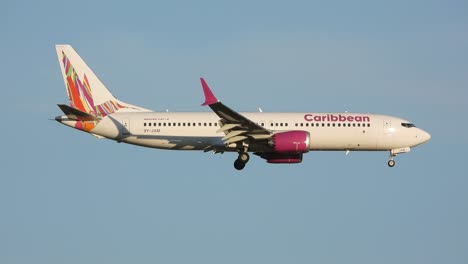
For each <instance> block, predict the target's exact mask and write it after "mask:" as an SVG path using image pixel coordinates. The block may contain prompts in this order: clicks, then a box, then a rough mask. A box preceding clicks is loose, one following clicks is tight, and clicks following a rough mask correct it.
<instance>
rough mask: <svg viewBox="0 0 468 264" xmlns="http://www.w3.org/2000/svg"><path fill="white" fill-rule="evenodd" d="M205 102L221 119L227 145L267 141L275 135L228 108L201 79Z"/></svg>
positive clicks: (221, 127)
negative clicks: (247, 141) (249, 141)
mask: <svg viewBox="0 0 468 264" xmlns="http://www.w3.org/2000/svg"><path fill="white" fill-rule="evenodd" d="M200 81H201V84H202V88H203V93H204V94H205V102H204V103H203V104H202V105H203V106H205V105H208V106H209V107H210V108H211V110H213V112H215V114H216V115H218V116H219V117H220V118H221V119H220V129H219V130H218V132H224V133H225V135H226V136H224V137H223V141H224V143H225V144H230V143H236V142H243V141H244V140H248V139H250V140H266V139H268V138H270V137H271V135H272V134H273V133H272V132H271V131H270V130H268V129H266V128H264V127H262V126H260V125H258V124H257V123H255V122H253V121H251V120H250V119H248V118H247V117H245V116H243V115H241V114H239V113H238V112H236V111H234V110H232V109H231V108H229V107H227V106H226V105H224V104H223V103H221V102H220V101H218V99H216V97H215V96H214V94H213V92H212V91H211V89H210V87H208V84H207V83H206V82H205V80H204V79H203V78H200Z"/></svg>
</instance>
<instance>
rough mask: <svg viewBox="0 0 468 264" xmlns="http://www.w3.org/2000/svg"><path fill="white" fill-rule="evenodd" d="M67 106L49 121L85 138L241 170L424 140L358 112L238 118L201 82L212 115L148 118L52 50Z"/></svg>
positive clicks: (75, 59) (78, 63)
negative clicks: (227, 158)
mask: <svg viewBox="0 0 468 264" xmlns="http://www.w3.org/2000/svg"><path fill="white" fill-rule="evenodd" d="M56 51H57V56H58V60H59V64H60V69H61V72H62V77H63V80H64V83H65V87H66V90H67V94H68V99H69V105H67V104H58V107H59V108H60V109H61V110H62V111H63V113H64V115H61V116H57V117H55V120H56V121H58V122H59V123H61V124H64V125H66V126H69V127H73V128H75V129H78V130H81V131H84V132H87V133H89V134H91V135H94V136H95V137H97V138H107V139H111V140H114V141H117V142H119V143H120V142H123V143H128V144H133V145H138V146H143V147H149V148H156V149H167V150H199V151H204V152H211V151H212V152H214V153H224V152H234V153H237V155H238V156H237V159H235V161H234V167H235V168H236V169H237V170H242V169H244V167H245V165H246V164H247V162H248V161H249V160H250V155H249V153H253V154H255V155H256V156H259V157H260V158H262V159H265V160H266V162H268V163H272V164H294V163H300V162H302V159H303V154H305V153H307V152H309V151H345V153H346V154H348V153H349V152H350V151H388V152H389V159H388V166H389V167H393V166H395V157H396V156H397V155H399V154H403V153H407V152H409V151H410V150H411V148H413V147H415V146H418V145H420V144H423V143H425V142H427V141H429V140H430V138H431V135H430V134H429V133H427V132H426V131H424V130H422V129H420V128H417V127H416V126H415V125H414V124H413V123H411V122H409V121H408V120H405V119H402V118H398V117H393V116H388V115H377V114H362V113H348V112H342V113H339V112H336V113H314V112H306V113H292V112H291V113H270V112H268V113H267V112H263V111H259V112H245V113H241V112H237V111H235V110H233V109H231V108H230V107H228V106H226V105H225V104H223V103H222V102H221V101H219V100H218V99H217V98H216V96H215V95H214V94H213V92H212V90H211V89H210V87H209V86H208V84H207V83H206V81H205V80H204V79H203V78H200V81H201V86H202V90H203V94H204V99H205V100H204V103H203V104H202V106H208V107H209V108H210V109H211V110H212V112H174V113H172V112H154V111H152V110H149V109H145V108H142V107H139V106H135V105H131V104H128V103H125V102H122V101H120V100H118V99H117V98H115V97H114V96H113V95H112V93H111V92H110V91H109V90H108V89H107V88H106V87H105V85H104V84H103V83H102V82H101V81H100V80H99V79H98V77H97V76H96V75H95V74H94V72H93V71H92V70H91V69H90V68H89V67H88V65H87V64H86V63H85V62H84V61H83V59H82V58H81V57H80V56H79V55H78V53H77V52H76V51H75V50H74V49H73V47H72V46H70V45H56Z"/></svg>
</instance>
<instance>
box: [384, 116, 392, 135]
mask: <svg viewBox="0 0 468 264" xmlns="http://www.w3.org/2000/svg"><path fill="white" fill-rule="evenodd" d="M391 127H392V122H391V121H390V120H387V119H385V120H384V121H383V130H384V134H391V129H390V128H391Z"/></svg>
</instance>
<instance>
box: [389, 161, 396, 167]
mask: <svg viewBox="0 0 468 264" xmlns="http://www.w3.org/2000/svg"><path fill="white" fill-rule="evenodd" d="M388 166H389V167H390V168H393V166H395V161H394V160H389V161H388Z"/></svg>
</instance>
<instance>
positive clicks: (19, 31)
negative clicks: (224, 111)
mask: <svg viewBox="0 0 468 264" xmlns="http://www.w3.org/2000/svg"><path fill="white" fill-rule="evenodd" d="M467 11H468V4H467V3H466V1H399V0H396V1H356V2H350V1H323V2H320V1H287V2H285V1H230V2H224V1H203V0H201V1H170V2H158V1H148V2H141V1H131V3H115V1H98V2H95V1H78V2H63V1H9V0H7V1H6V2H4V3H3V5H2V8H1V11H0V17H1V20H2V23H0V24H1V25H0V30H1V33H2V36H3V38H2V41H1V42H0V55H1V58H2V60H1V62H0V71H1V72H2V87H3V89H2V91H3V96H1V98H0V101H1V103H2V105H3V106H4V111H5V112H6V113H5V114H4V115H3V119H2V125H1V128H2V129H1V132H0V133H1V135H2V138H3V139H4V141H3V144H2V151H1V152H0V153H1V154H0V156H1V159H0V160H1V162H0V164H1V169H2V173H1V175H0V212H1V217H0V262H1V263H85V262H86V263H103V262H112V263H129V262H132V263H135V262H138V263H241V262H242V263H312V262H318V263H350V262H351V263H467V262H468V225H467V224H466V223H468V203H467V201H468V192H467V189H468V179H467V177H466V168H465V164H464V163H465V162H466V161H465V159H464V158H465V157H466V153H465V152H466V149H467V148H468V136H467V133H466V131H467V129H468V125H467V124H468V123H467V122H466V121H465V120H466V108H467V106H468V105H467V101H468V100H467V99H468V92H467V87H468V74H467V73H468V52H467V50H468V34H467V32H468V16H466V14H467ZM59 43H66V44H71V45H73V46H74V48H75V49H76V50H77V51H78V52H79V53H80V55H81V56H82V57H83V58H84V59H85V60H86V61H87V62H88V64H89V65H90V66H91V67H92V68H93V69H94V71H95V72H96V73H97V75H98V76H99V77H100V78H101V80H102V81H103V82H104V83H105V84H106V85H107V87H109V88H110V89H111V90H112V92H113V93H114V95H116V96H117V97H118V98H120V99H122V100H124V101H126V102H129V103H132V104H136V105H140V106H143V107H146V108H150V109H154V110H157V111H160V110H165V109H169V110H170V111H208V109H206V108H202V107H201V106H200V104H201V103H202V101H203V98H202V94H201V88H200V84H199V80H198V78H199V77H200V76H204V77H205V78H206V79H207V81H208V83H209V84H210V85H211V87H212V89H213V90H214V91H215V93H216V95H217V97H218V98H220V99H221V100H222V101H223V102H224V103H226V104H227V105H229V106H231V107H232V108H234V109H237V110H239V111H256V109H257V108H258V107H262V108H263V109H264V110H265V111H304V112H313V111H356V112H372V113H384V114H390V115H395V116H400V117H403V118H406V119H409V120H411V121H413V122H414V123H415V124H416V125H417V126H419V127H421V128H423V129H425V130H427V131H428V132H430V133H431V134H432V140H431V141H430V142H429V143H427V144H425V145H422V146H420V147H418V148H415V149H413V150H412V152H411V153H409V154H405V155H401V156H399V157H398V158H397V165H396V167H395V168H393V169H389V168H388V167H387V165H386V162H387V155H388V154H387V153H384V152H382V153H351V154H350V155H349V156H345V155H344V153H341V152H312V153H309V154H307V155H306V156H305V158H304V162H303V163H302V164H299V165H293V166H289V165H285V166H281V165H279V166H272V165H268V164H266V163H265V162H264V161H263V160H261V159H257V158H253V159H252V160H251V162H250V163H249V164H248V166H247V168H246V169H245V170H244V171H242V172H240V173H239V172H237V171H235V170H234V169H233V168H232V162H233V160H234V159H235V155H234V154H229V153H226V154H223V155H212V154H207V153H199V152H171V151H161V150H153V149H145V148H139V147H135V146H130V145H124V144H116V143H115V142H111V141H106V140H98V139H95V138H93V137H92V136H89V135H87V134H84V133H80V132H78V131H76V130H72V129H68V128H67V127H65V126H61V125H59V124H58V123H56V122H53V121H49V120H48V119H49V118H53V117H55V116H56V115H59V114H60V110H59V109H58V108H57V106H56V104H57V103H64V102H66V92H65V89H64V86H63V81H62V79H61V76H60V70H59V66H58V62H57V58H56V54H55V49H54V45H55V44H59ZM464 171H465V172H464Z"/></svg>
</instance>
